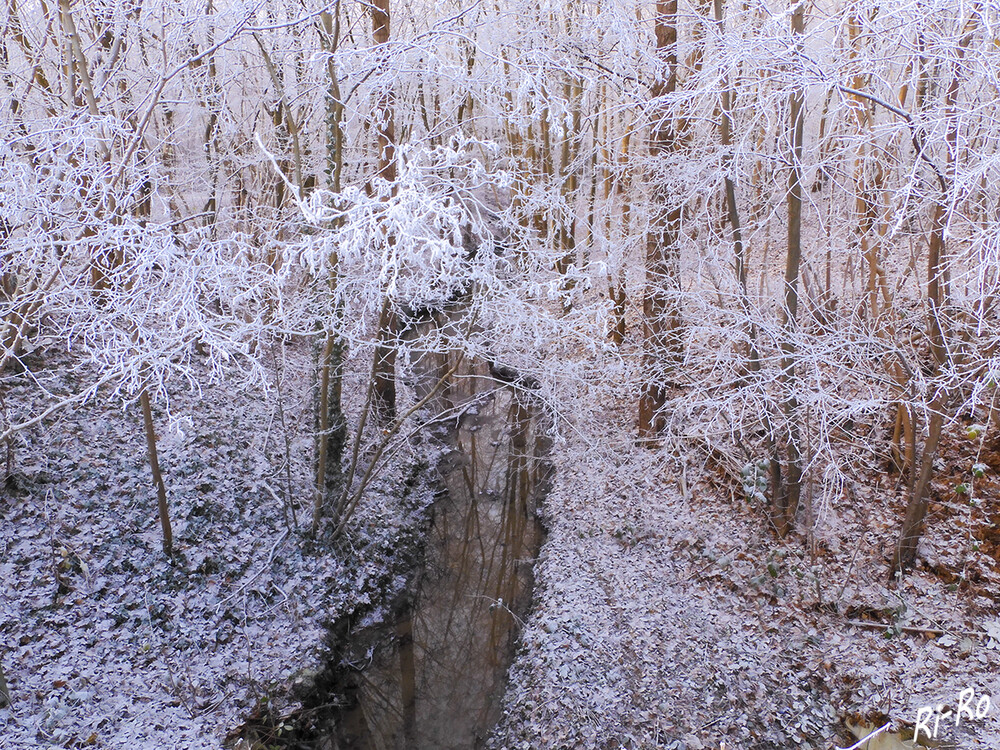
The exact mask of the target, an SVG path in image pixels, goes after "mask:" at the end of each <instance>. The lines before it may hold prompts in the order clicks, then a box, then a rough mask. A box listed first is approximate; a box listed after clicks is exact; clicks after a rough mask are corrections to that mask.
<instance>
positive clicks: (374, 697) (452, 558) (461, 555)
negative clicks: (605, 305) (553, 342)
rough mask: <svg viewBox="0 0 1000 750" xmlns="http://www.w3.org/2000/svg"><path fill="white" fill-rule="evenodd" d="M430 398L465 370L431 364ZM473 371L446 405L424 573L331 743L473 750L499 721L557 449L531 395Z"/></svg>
mask: <svg viewBox="0 0 1000 750" xmlns="http://www.w3.org/2000/svg"><path fill="white" fill-rule="evenodd" d="M424 356H425V359H426V360H427V361H425V362H422V363H419V365H418V367H417V370H418V372H423V373H424V376H423V377H422V380H423V381H424V382H423V383H418V384H417V389H418V396H419V395H420V393H419V391H421V390H423V391H424V392H425V393H426V389H427V388H431V387H433V383H435V382H437V379H438V378H439V377H440V375H441V374H442V373H445V372H447V371H448V370H449V368H450V367H451V366H452V365H453V364H454V360H452V359H450V358H448V357H445V356H443V355H429V354H428V355H424ZM489 373H490V368H489V367H488V366H487V365H486V364H485V363H482V362H478V363H474V364H473V365H472V366H463V367H462V368H460V369H458V370H457V371H456V372H455V373H453V374H452V376H451V377H450V378H449V380H448V381H447V382H448V385H447V386H445V387H444V388H442V389H440V390H439V392H438V393H437V394H436V396H435V401H436V402H437V403H435V404H434V405H433V411H434V412H435V413H442V414H444V413H446V414H449V415H451V416H450V417H449V418H448V419H447V420H446V421H442V422H440V423H439V424H438V425H437V426H436V428H435V431H436V433H437V434H436V435H435V439H437V440H439V441H441V442H443V443H444V445H445V446H446V451H447V453H446V455H445V456H444V457H443V458H442V460H441V462H440V464H439V470H440V473H441V480H442V483H443V488H442V492H441V493H440V495H439V499H438V500H437V501H436V502H435V504H434V507H433V509H432V514H433V515H432V520H431V525H430V531H429V537H428V539H427V546H426V549H425V552H424V563H423V565H422V567H421V569H420V570H419V571H417V572H416V578H415V580H414V581H413V584H412V585H411V590H412V591H413V592H414V594H413V598H412V600H411V601H410V602H409V604H408V606H404V608H403V614H402V615H401V617H400V619H399V620H398V621H397V622H396V623H390V624H388V625H386V626H385V629H386V632H385V633H384V634H383V637H382V638H380V639H377V641H376V642H378V643H380V644H381V645H380V646H379V647H378V648H377V649H376V652H375V655H374V657H373V659H372V662H371V664H370V666H367V667H366V668H364V669H363V670H361V671H359V672H355V673H354V679H355V681H356V684H355V685H354V686H353V688H352V689H351V690H350V694H351V696H352V703H354V705H353V706H351V707H350V708H348V709H347V710H346V711H344V712H343V713H342V714H341V717H340V720H339V721H338V722H337V723H336V725H337V728H336V730H335V736H333V737H328V738H327V742H328V743H329V745H332V746H333V747H337V748H363V749H368V748H370V749H372V750H383V749H387V750H388V749H392V748H406V749H407V750H410V749H411V748H436V749H441V750H445V749H447V748H456V749H457V748H462V749H463V750H468V749H470V748H476V747H479V746H481V745H482V744H483V742H484V740H485V739H486V737H487V736H488V734H489V732H490V730H491V728H492V727H493V725H494V724H495V723H496V721H497V720H498V718H499V715H500V710H501V702H502V698H503V691H504V687H505V684H506V675H507V668H508V666H509V665H510V662H511V661H512V659H513V654H514V648H515V642H516V638H517V635H518V632H519V629H520V625H521V624H522V618H523V617H524V616H525V615H526V613H527V610H528V608H529V606H530V601H531V588H532V583H533V579H532V564H533V562H534V558H535V557H536V556H537V554H538V551H539V548H540V546H541V543H542V539H543V534H544V531H543V529H542V527H541V524H540V523H539V521H538V516H537V513H536V510H537V503H538V502H539V500H540V498H541V497H542V495H543V493H544V491H545V489H546V485H547V483H548V474H549V471H550V468H549V466H548V464H547V462H546V459H545V457H546V455H547V453H548V445H547V440H546V438H545V437H544V435H543V434H542V432H543V431H542V430H539V429H537V425H538V422H539V415H538V414H536V413H534V412H535V411H536V409H535V408H534V407H533V406H532V405H531V401H532V398H531V396H530V395H525V393H524V391H523V389H520V390H519V389H516V388H514V387H512V386H510V385H506V384H504V383H502V382H499V381H497V380H495V379H494V378H492V377H490V374H489Z"/></svg>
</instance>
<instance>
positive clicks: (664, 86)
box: [639, 0, 682, 441]
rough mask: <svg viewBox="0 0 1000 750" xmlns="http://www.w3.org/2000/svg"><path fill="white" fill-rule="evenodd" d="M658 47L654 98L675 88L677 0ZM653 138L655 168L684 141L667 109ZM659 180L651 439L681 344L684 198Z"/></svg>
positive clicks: (662, 12)
mask: <svg viewBox="0 0 1000 750" xmlns="http://www.w3.org/2000/svg"><path fill="white" fill-rule="evenodd" d="M656 49H657V52H658V53H659V55H660V58H661V60H662V62H663V70H662V71H661V75H660V76H659V77H658V79H657V81H656V83H655V84H654V85H653V88H652V91H651V95H652V97H653V98H654V99H657V98H660V97H663V96H666V95H668V94H671V93H673V92H674V91H675V90H676V88H677V0H660V2H657V4H656ZM654 118H655V119H654V122H653V125H652V128H651V133H650V139H649V151H650V156H651V158H652V165H653V168H654V169H656V167H657V161H660V160H662V159H663V157H665V156H667V155H669V154H671V153H673V152H675V151H676V150H677V149H678V148H679V145H680V142H679V138H678V135H677V132H676V129H675V128H674V123H673V115H672V113H671V112H670V111H669V110H667V109H666V108H665V107H660V108H659V109H658V110H657V111H656V113H655V114H654ZM671 201H676V198H674V197H673V196H671V195H670V191H669V190H668V189H667V188H666V187H665V186H664V185H663V182H662V180H660V179H659V178H655V186H654V188H653V197H652V206H653V211H654V216H653V218H652V219H651V227H650V230H649V232H648V234H647V235H646V288H645V291H644V293H643V300H642V313H643V340H644V342H645V351H644V353H643V370H644V377H645V383H644V384H643V387H642V394H641V395H640V397H639V438H640V440H646V441H651V440H654V439H655V438H656V436H657V435H659V434H660V433H661V432H662V431H663V427H664V425H665V418H664V416H663V414H662V410H663V407H664V405H665V404H666V401H667V391H666V387H665V384H664V381H665V380H666V377H665V371H666V370H669V369H670V368H671V367H673V366H676V365H677V364H679V360H680V356H681V347H682V338H681V336H682V331H681V317H680V306H679V293H680V268H679V260H680V258H679V254H680V245H679V242H678V240H679V236H678V235H679V233H680V223H681V210H682V206H681V203H680V202H677V205H676V206H672V207H669V206H668V204H669V203H670V202H671Z"/></svg>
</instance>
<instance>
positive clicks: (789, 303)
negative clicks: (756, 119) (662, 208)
mask: <svg viewBox="0 0 1000 750" xmlns="http://www.w3.org/2000/svg"><path fill="white" fill-rule="evenodd" d="M804 33H805V8H804V3H801V2H796V3H795V5H794V10H793V11H792V34H793V35H794V37H795V40H796V50H799V49H800V48H801V44H802V35H803V34H804ZM788 108H789V119H788V140H789V149H790V151H791V153H790V154H789V156H790V161H791V164H792V166H791V169H790V170H789V173H788V195H787V198H786V201H787V207H788V242H787V254H786V257H785V293H784V301H783V306H782V328H783V337H782V341H781V378H780V382H781V387H782V390H783V391H784V395H783V397H782V398H783V400H782V411H783V412H784V416H785V420H786V423H787V430H788V435H787V446H786V454H787V459H788V460H787V474H786V479H785V485H784V488H783V489H782V490H781V491H780V492H778V493H777V495H776V496H775V498H774V500H775V502H776V507H775V509H774V511H775V512H774V517H775V518H774V520H775V528H776V530H777V532H778V535H779V536H785V535H786V534H787V533H788V532H789V530H790V529H791V528H792V526H793V525H794V523H795V513H796V511H797V510H798V507H799V495H800V494H801V490H802V453H801V435H800V428H799V402H798V395H797V389H798V376H797V373H796V364H797V360H798V351H797V347H796V343H795V336H796V335H797V333H798V326H797V324H796V314H797V313H798V307H799V266H800V265H801V262H802V140H803V121H804V115H805V113H804V110H805V91H804V89H803V88H801V87H796V88H795V89H794V90H793V91H792V93H791V95H790V97H789V102H788Z"/></svg>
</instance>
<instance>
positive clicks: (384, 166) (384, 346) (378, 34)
mask: <svg viewBox="0 0 1000 750" xmlns="http://www.w3.org/2000/svg"><path fill="white" fill-rule="evenodd" d="M371 8H372V38H373V40H374V42H375V44H376V45H377V46H379V47H381V48H382V49H383V50H385V49H386V48H387V47H388V44H389V0H373V2H372V5H371ZM393 109H394V96H393V93H392V91H384V92H382V93H381V94H380V95H379V100H378V102H377V103H376V105H375V132H376V136H377V143H378V152H379V153H378V172H377V176H378V177H381V178H382V179H384V180H386V181H387V182H390V183H395V181H396V141H395V130H394V125H393V116H394V115H393ZM393 192H395V187H393ZM387 241H388V242H392V241H393V240H392V238H391V237H389V238H388V239H387ZM398 333H399V332H398V322H397V316H396V310H395V309H394V303H393V302H392V300H390V299H389V298H388V296H387V297H386V298H385V300H384V302H383V310H382V314H381V315H380V316H379V329H378V334H377V340H376V344H375V391H374V393H373V407H374V413H375V422H376V424H378V425H379V426H381V427H386V426H388V425H390V424H392V423H393V421H394V420H395V419H396V338H397V336H398Z"/></svg>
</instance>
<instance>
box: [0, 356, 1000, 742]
mask: <svg viewBox="0 0 1000 750" xmlns="http://www.w3.org/2000/svg"><path fill="white" fill-rule="evenodd" d="M300 364H301V367H303V368H304V367H305V366H306V363H305V362H303V363H300ZM302 382H306V381H305V380H303V381H302ZM307 390H308V389H307V388H306V387H302V388H299V389H298V391H294V390H292V389H288V393H286V399H285V404H284V410H285V419H286V427H287V429H286V427H282V425H281V420H280V418H279V416H278V415H277V413H276V412H275V411H274V404H273V402H271V401H267V400H265V399H262V398H259V397H256V396H255V395H254V394H238V393H232V392H229V391H227V390H226V389H225V388H214V389H206V390H205V391H204V392H203V393H202V394H201V395H196V394H186V395H185V394H177V395H176V396H175V398H174V401H173V403H172V413H173V420H172V421H168V420H166V419H165V417H164V415H163V414H158V415H157V424H158V426H159V427H160V432H161V434H160V451H161V463H162V465H163V468H164V474H165V478H166V481H167V484H168V489H169V493H170V501H171V513H172V517H173V521H174V535H175V546H176V547H177V548H178V550H179V555H178V558H177V560H176V561H175V562H174V563H170V562H168V561H167V559H166V558H165V557H164V555H163V554H162V551H161V549H160V529H159V524H158V522H157V518H156V511H155V507H156V500H155V492H154V491H153V489H152V486H151V483H150V480H149V470H148V466H147V464H146V454H145V442H144V438H143V434H142V432H141V428H140V420H139V416H138V414H137V412H136V410H134V409H130V410H127V411H124V412H123V411H121V410H120V409H117V408H116V407H108V406H107V405H101V404H97V403H95V404H92V405H89V406H87V407H84V408H81V409H78V410H76V411H74V412H72V413H67V414H63V415H62V416H61V417H60V418H59V421H58V422H57V423H56V422H53V423H51V424H42V425H40V426H39V427H38V429H37V430H35V431H34V432H33V433H32V434H30V435H26V436H25V438H26V440H25V442H24V444H23V445H21V446H20V447H19V448H18V451H17V454H16V462H17V463H16V468H17V477H18V486H17V487H12V488H9V489H8V490H7V491H6V492H5V493H4V495H3V497H2V499H0V503H2V512H0V579H2V580H3V581H4V593H3V598H2V600H0V607H2V608H0V634H2V642H3V651H2V652H0V658H2V660H3V662H2V663H3V667H4V669H5V672H6V675H7V679H8V681H9V686H10V692H11V696H12V699H13V704H12V706H11V707H8V708H3V709H0V747H3V748H4V749H5V750H6V749H7V748H10V749H11V750H15V749H17V750H21V749H22V748H25V749H26V748H39V747H48V746H63V747H74V746H93V747H104V748H123V749H124V748H142V747H158V748H160V747H162V748H218V747H220V745H221V744H222V743H223V742H224V740H225V738H226V736H227V734H229V732H231V730H233V729H234V728H235V727H237V726H239V725H240V724H241V722H242V721H243V720H245V719H246V718H247V717H248V716H249V715H250V714H252V713H254V712H257V713H258V714H259V713H261V712H265V711H271V712H273V713H274V714H277V715H281V714H282V712H284V711H287V710H288V709H290V708H292V707H293V706H294V702H295V697H294V689H293V688H294V687H295V686H296V685H298V686H300V687H301V686H307V685H308V684H309V679H310V676H311V675H312V674H313V673H314V672H315V670H317V669H319V668H320V667H321V663H322V643H323V635H324V624H325V623H326V622H328V621H329V620H331V619H333V618H335V617H336V616H337V615H338V614H339V613H343V612H346V611H349V610H352V609H357V608H359V607H360V608H364V607H365V606H367V603H368V602H370V601H371V600H372V599H373V597H376V596H377V592H378V591H379V590H381V589H383V588H385V587H386V586H390V587H391V585H392V582H391V581H387V580H386V579H387V576H393V575H395V573H394V571H393V566H394V563H393V554H394V550H395V549H396V548H398V545H399V539H400V534H404V533H405V529H404V528H403V527H404V526H405V519H402V518H400V517H399V515H398V514H397V513H396V512H395V511H394V510H393V508H392V504H391V503H390V502H389V501H388V500H385V499H384V497H385V496H384V495H380V494H379V493H378V492H375V493H373V494H372V499H370V500H369V501H368V502H367V505H366V506H365V508H366V513H367V515H366V516H364V517H363V518H361V519H359V523H361V525H362V526H363V527H364V529H365V533H363V534H362V535H360V536H359V537H358V539H359V540H361V542H360V543H361V545H362V547H361V548H359V549H355V550H354V554H352V555H348V556H346V557H347V558H348V559H349V560H350V561H351V562H345V561H344V559H345V557H344V556H341V555H336V554H330V553H329V552H328V551H324V550H320V549H317V548H314V547H311V546H310V544H309V543H307V542H306V541H305V540H304V539H303V536H302V534H301V529H302V528H303V527H304V526H306V525H307V513H308V498H306V497H295V496H294V492H295V491H296V488H299V490H298V491H301V488H302V487H305V486H308V461H309V456H310V454H311V443H310V440H309V438H308V433H309V429H308V427H309V426H308V424H307V423H304V422H303V420H306V419H307V416H306V415H307V414H308V393H307ZM14 396H20V397H22V398H29V396H28V394H27V393H22V394H17V393H14V394H12V395H8V398H13V397H14ZM583 398H585V396H583V395H581V399H583ZM581 403H582V402H581ZM31 406H32V405H31V404H30V403H29V404H26V405H25V407H24V408H31ZM589 408H590V409H591V410H592V412H593V413H590V414H588V415H587V416H586V418H585V419H584V418H581V419H580V420H579V421H578V423H576V424H574V425H572V426H571V429H566V430H564V432H565V434H566V435H567V436H568V439H567V440H566V441H565V442H563V443H561V444H560V445H559V446H558V447H557V448H556V449H555V453H554V455H553V459H554V462H555V464H556V468H557V471H556V478H555V486H554V488H553V491H552V493H551V494H550V496H549V497H548V498H547V500H546V501H545V509H546V515H547V518H548V524H549V527H550V534H549V538H548V541H547V543H546V545H545V547H544V549H543V552H542V556H541V559H540V560H539V562H538V563H537V566H538V567H537V590H536V604H535V607H534V609H533V611H532V614H531V617H530V618H529V619H528V622H527V626H526V628H525V631H524V634H523V643H522V647H521V649H520V651H519V655H518V658H517V661H516V662H515V665H514V667H513V669H512V674H511V681H510V685H509V689H508V694H507V697H506V704H505V715H504V718H503V720H502V722H501V724H500V726H499V728H498V731H497V732H496V734H495V736H494V738H493V741H492V745H493V747H495V748H501V747H505V748H511V749H512V750H513V749H514V748H542V747H545V748H576V747H580V748H619V747H625V748H644V747H665V748H695V749H696V748H719V747H721V746H722V744H723V742H724V743H725V747H727V748H730V749H733V748H746V749H747V750H751V749H753V750H756V749H758V748H760V749H764V748H791V747H815V748H831V747H834V746H837V745H839V746H841V747H846V746H848V745H849V744H851V741H849V740H848V738H847V735H845V734H844V733H843V732H844V729H843V728H844V722H845V720H851V721H854V722H863V723H867V724H869V725H876V724H877V723H878V722H879V721H880V719H881V716H882V715H885V716H886V717H887V718H888V719H889V720H891V721H892V725H891V726H892V728H893V730H898V729H905V728H906V726H907V724H909V725H910V726H911V727H912V724H913V722H914V720H916V719H917V717H918V712H919V710H920V709H921V708H922V707H925V706H937V705H938V704H946V705H947V706H949V707H951V708H952V709H953V710H954V708H955V707H956V706H957V704H958V703H959V701H960V698H959V696H960V693H961V691H962V690H965V689H968V688H972V689H974V690H975V696H976V699H977V700H978V699H979V698H980V697H982V696H984V695H988V696H998V697H1000V676H998V675H1000V670H998V668H1000V652H998V650H997V649H996V648H995V647H996V646H1000V638H997V639H996V640H993V639H991V638H989V637H988V633H989V631H990V628H994V627H996V622H997V620H996V605H995V603H994V602H993V601H992V600H991V599H988V598H984V597H983V596H978V595H975V594H970V593H969V592H967V591H964V590H958V591H951V590H949V587H948V586H947V585H945V583H943V582H942V581H941V580H939V579H938V578H937V577H936V576H934V575H932V574H931V572H929V571H928V570H926V569H921V570H918V571H916V572H914V573H913V574H911V575H910V576H908V578H907V579H906V581H905V583H904V584H903V585H902V586H901V587H899V588H895V589H889V588H886V587H885V586H884V577H885V561H884V559H883V554H882V550H883V549H884V547H883V546H882V545H884V542H885V540H886V539H887V538H889V537H890V536H891V533H892V532H893V530H894V529H895V525H896V523H897V516H898V513H897V511H898V508H896V509H895V510H894V511H893V513H891V514H886V515H885V517H875V518H869V517H868V515H867V514H862V513H861V511H860V510H856V509H853V508H852V507H851V506H850V504H849V503H847V502H846V501H845V504H844V505H843V506H842V507H834V508H831V509H830V511H829V512H830V514H831V516H830V517H829V518H828V519H827V520H826V522H825V525H822V530H823V531H822V533H821V534H820V535H819V537H820V538H819V539H818V541H817V545H816V547H815V552H814V554H809V553H808V552H807V550H808V545H807V544H806V543H805V540H803V539H802V538H801V537H798V536H793V537H791V538H789V539H788V540H786V541H784V542H779V541H777V540H776V539H775V538H774V536H773V534H771V533H770V532H769V531H768V530H767V529H766V528H765V526H766V522H765V521H764V519H763V518H762V517H761V515H760V514H759V512H757V511H755V510H752V509H750V508H749V507H748V506H747V505H746V504H744V503H742V502H741V501H739V500H733V499H731V498H730V497H729V495H728V494H727V493H725V492H723V491H722V490H721V489H720V487H721V485H720V480H719V477H718V476H716V474H715V473H713V468H712V466H711V464H710V462H706V461H705V459H704V457H699V456H698V455H697V454H694V453H692V454H691V455H690V456H689V457H688V460H687V463H686V466H687V468H686V469H685V470H684V471H683V472H682V471H681V470H680V468H679V466H680V464H679V463H678V461H677V460H676V458H673V457H671V456H670V455H669V454H668V453H667V452H665V451H663V450H649V449H645V448H639V447H636V446H635V444H634V437H633V434H632V433H631V431H629V430H627V429H626V428H625V427H620V426H618V425H627V424H629V422H630V419H631V416H630V413H629V410H628V408H627V404H626V406H625V408H622V409H616V408H614V407H612V406H608V407H601V406H593V405H591V406H590V407H589ZM578 411H579V412H580V413H583V411H584V410H583V409H580V410H578ZM588 425H589V426H588ZM286 437H287V438H288V444H287V455H288V456H290V457H291V459H292V461H291V465H290V466H289V467H288V469H289V471H290V474H291V478H292V483H291V486H292V488H293V497H292V498H291V499H292V500H294V501H295V504H296V505H297V506H298V509H297V522H298V528H299V530H296V528H294V524H292V522H291V518H290V510H291V509H290V507H288V498H287V497H286V486H285V482H286V479H287V478H288V476H289V475H288V474H287V473H286V471H285V466H284V461H285V456H286V443H285V439H286ZM404 470H405V469H404V468H403V467H400V468H399V469H398V471H399V472H400V473H399V474H398V475H395V476H386V477H383V478H382V481H383V482H384V483H385V486H386V487H389V486H392V485H396V486H399V485H400V484H402V482H403V475H402V473H401V472H403V471H404ZM681 477H683V481H680V479H681ZM871 491H872V492H878V491H879V486H878V485H877V483H875V484H873V489H872V490H871ZM380 497H382V498H383V499H382V500H380V499H379V498H380ZM863 499H864V500H865V503H864V505H865V506H866V507H867V506H869V505H871V504H872V497H867V496H866V497H865V498H863ZM877 515H878V514H876V516H877ZM862 524H868V527H870V534H871V536H868V537H866V536H865V534H862V533H860V529H861V526H862ZM858 538H863V539H867V541H864V542H863V543H860V542H858V541H857V540H858ZM851 539H853V540H854V542H853V543H851V542H850V540H851ZM931 541H933V539H931ZM833 603H836V604H837V609H836V611H834V609H833V608H832V606H831V605H832V604H833ZM852 623H855V624H852ZM879 623H887V624H888V628H887V626H886V625H885V624H879ZM887 629H888V630H889V631H890V632H888V633H887V632H886V631H887ZM994 632H996V633H997V634H1000V630H995V631H994ZM887 636H889V637H887ZM998 699H1000V698H998ZM998 716H1000V707H997V706H992V707H991V710H990V711H989V712H988V713H987V714H986V715H985V716H983V717H982V718H976V719H974V720H973V719H969V718H968V717H964V719H963V722H962V727H961V728H960V731H958V732H956V731H955V730H954V728H953V725H952V724H949V722H948V721H947V720H944V721H942V722H941V727H940V730H941V732H940V733H941V736H942V737H944V738H946V739H948V740H949V741H951V742H953V743H956V744H953V745H952V746H957V747H962V748H966V747H967V748H995V747H1000V721H998ZM883 747H888V748H892V747H905V745H898V744H897V745H891V744H889V745H884V746H883Z"/></svg>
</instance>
